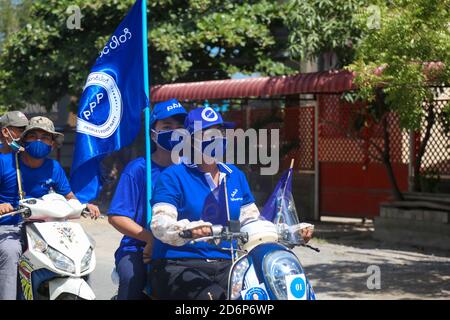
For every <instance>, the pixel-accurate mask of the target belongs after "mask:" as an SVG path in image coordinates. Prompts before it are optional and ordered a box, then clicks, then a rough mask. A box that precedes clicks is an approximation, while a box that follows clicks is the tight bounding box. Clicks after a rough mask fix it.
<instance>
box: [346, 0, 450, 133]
mask: <svg viewBox="0 0 450 320" xmlns="http://www.w3.org/2000/svg"><path fill="white" fill-rule="evenodd" d="M377 7H378V8H379V10H380V15H379V18H380V23H379V28H374V27H373V26H371V25H370V24H367V19H368V18H369V16H368V15H369V13H367V14H362V15H360V16H359V25H360V29H361V30H363V36H362V40H361V41H360V42H359V44H358V46H357V50H356V60H355V61H354V62H353V63H352V64H350V65H349V66H348V69H349V70H351V71H354V72H355V73H356V79H355V82H356V84H357V86H358V89H359V91H358V98H360V99H362V100H365V101H368V102H369V103H370V102H373V101H375V97H376V89H377V88H379V87H381V86H382V87H383V91H384V94H385V100H386V101H385V102H386V104H387V107H388V110H386V111H394V112H396V113H398V114H399V116H400V123H401V125H402V127H403V128H407V129H419V128H420V126H421V122H422V119H423V117H424V116H425V115H426V114H425V113H426V110H425V109H424V108H423V103H424V102H426V101H430V100H431V99H432V98H433V89H432V88H431V86H432V85H437V86H441V85H445V84H449V79H450V68H449V67H450V1H449V0H408V1H406V0H392V1H388V2H387V3H386V2H384V1H378V3H377ZM370 106H375V104H369V107H370ZM372 115H373V116H374V117H375V118H380V116H381V115H383V112H380V110H379V109H377V108H374V109H373V110H372Z"/></svg>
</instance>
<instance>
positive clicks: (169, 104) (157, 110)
mask: <svg viewBox="0 0 450 320" xmlns="http://www.w3.org/2000/svg"><path fill="white" fill-rule="evenodd" d="M175 115H187V112H186V110H185V109H184V108H183V106H182V105H181V103H180V102H178V100H177V99H171V100H167V101H163V102H160V103H157V104H155V105H154V106H153V110H152V114H151V115H150V127H153V125H154V124H155V122H156V121H158V120H163V119H166V118H169V117H173V116H175Z"/></svg>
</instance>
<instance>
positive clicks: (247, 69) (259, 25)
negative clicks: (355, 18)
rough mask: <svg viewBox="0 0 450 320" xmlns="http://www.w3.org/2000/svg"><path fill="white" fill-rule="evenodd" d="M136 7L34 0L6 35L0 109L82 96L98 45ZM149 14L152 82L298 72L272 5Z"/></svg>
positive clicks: (202, 4)
mask: <svg viewBox="0 0 450 320" xmlns="http://www.w3.org/2000/svg"><path fill="white" fill-rule="evenodd" d="M133 3H134V1H132V0H102V1H95V2H92V1H88V0H46V1H44V0H41V1H34V2H33V6H32V8H31V13H30V16H31V21H29V23H28V24H27V25H26V27H25V28H23V29H22V30H21V31H19V32H17V33H15V34H14V35H12V36H10V37H9V38H8V41H7V42H6V43H5V44H4V47H3V51H2V54H1V56H0V70H1V72H0V89H1V92H0V104H3V105H6V106H8V107H11V106H12V105H14V106H15V107H18V106H22V105H23V104H24V103H37V104H40V105H43V106H46V107H48V108H49V107H50V106H51V105H52V104H53V103H54V102H55V101H57V100H58V99H59V98H60V97H62V96H64V95H65V94H69V95H71V96H75V97H77V96H79V95H80V94H81V90H82V87H83V85H84V82H85V79H86V76H87V75H88V73H89V69H90V67H91V66H92V65H93V63H94V62H95V59H96V58H97V56H98V54H99V52H100V50H101V48H102V47H103V46H104V45H105V43H106V42H107V39H108V38H109V36H110V35H111V34H112V32H113V31H114V29H115V28H116V27H117V25H118V24H119V22H120V21H121V20H122V19H123V18H124V17H125V15H126V14H127V12H128V10H129V9H130V8H131V6H132V4H133ZM71 5H78V6H79V8H80V9H81V13H82V16H83V17H82V20H81V28H82V29H81V30H77V29H69V28H67V26H66V22H67V19H68V18H69V15H70V14H68V13H67V12H66V10H67V8H68V7H69V6H71ZM148 14H149V18H148V19H149V20H148V21H149V23H148V24H149V50H150V54H149V57H150V61H149V62H150V69H151V70H150V76H151V83H152V84H163V83H167V82H175V81H193V80H208V79H223V78H227V77H229V76H230V75H231V74H233V73H235V72H237V71H240V72H243V73H253V72H260V73H261V74H264V75H279V74H285V73H288V72H292V71H293V70H291V69H290V68H288V67H287V66H286V65H285V64H284V63H283V60H285V59H286V58H285V57H280V56H279V54H278V53H279V51H280V50H283V48H284V47H286V41H285V39H283V38H279V37H276V36H275V33H276V31H277V30H278V29H279V28H282V27H283V21H282V19H281V17H280V14H279V7H278V5H277V3H275V2H273V1H270V0H255V1H231V0H225V1H224V0H221V1H218V0H189V1H181V0H179V1H177V0H158V1H149V8H148ZM75 103H76V101H75ZM75 103H74V104H75Z"/></svg>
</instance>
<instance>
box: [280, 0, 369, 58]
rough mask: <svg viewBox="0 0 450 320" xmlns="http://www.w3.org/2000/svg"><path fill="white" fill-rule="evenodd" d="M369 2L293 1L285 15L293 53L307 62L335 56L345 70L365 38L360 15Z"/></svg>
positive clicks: (356, 0)
mask: <svg viewBox="0 0 450 320" xmlns="http://www.w3.org/2000/svg"><path fill="white" fill-rule="evenodd" d="M368 3H369V1H368V0H352V1H349V0H307V1H305V0H291V1H288V2H287V10H286V15H285V21H286V25H287V27H288V28H289V31H290V32H289V53H290V55H291V56H292V57H294V58H298V59H300V60H307V59H311V58H314V57H317V56H319V55H320V54H321V53H324V52H334V53H336V54H337V56H338V60H339V64H340V65H341V66H343V65H345V64H347V63H350V62H352V60H353V56H354V46H355V44H356V43H357V42H358V40H359V39H360V38H361V31H362V30H361V29H360V26H359V25H358V24H357V23H358V19H357V18H356V17H357V15H356V13H358V12H360V11H362V10H363V9H364V8H366V7H367V5H368Z"/></svg>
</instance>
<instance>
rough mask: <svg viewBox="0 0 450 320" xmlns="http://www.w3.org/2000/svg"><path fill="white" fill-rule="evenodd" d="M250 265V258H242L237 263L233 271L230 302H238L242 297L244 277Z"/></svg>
mask: <svg viewBox="0 0 450 320" xmlns="http://www.w3.org/2000/svg"><path fill="white" fill-rule="evenodd" d="M249 266H250V264H249V262H248V258H247V257H245V258H242V259H241V260H239V261H237V262H236V264H235V265H234V266H233V270H232V271H231V282H230V289H229V290H230V300H237V299H239V297H240V296H241V291H242V285H243V282H244V276H245V273H246V272H247V270H248V268H249Z"/></svg>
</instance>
